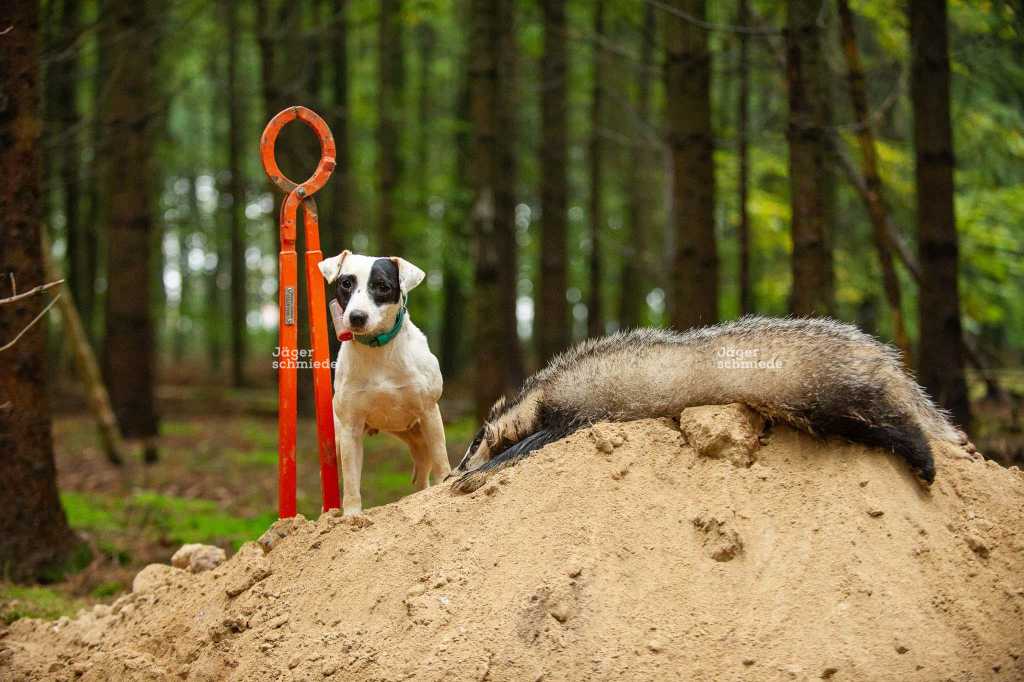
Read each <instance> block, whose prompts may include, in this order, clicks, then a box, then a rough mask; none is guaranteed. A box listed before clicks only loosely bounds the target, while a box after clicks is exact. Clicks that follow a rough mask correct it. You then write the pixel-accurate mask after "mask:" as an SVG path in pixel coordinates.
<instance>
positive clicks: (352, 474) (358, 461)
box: [335, 422, 363, 516]
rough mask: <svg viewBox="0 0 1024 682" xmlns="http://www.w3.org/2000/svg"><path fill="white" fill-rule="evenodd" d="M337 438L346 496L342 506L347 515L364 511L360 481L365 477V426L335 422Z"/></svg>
mask: <svg viewBox="0 0 1024 682" xmlns="http://www.w3.org/2000/svg"><path fill="white" fill-rule="evenodd" d="M335 438H336V440H337V444H338V456H339V457H341V480H342V490H343V491H344V498H343V499H342V502H341V506H342V509H343V511H344V514H345V516H358V515H359V514H362V513H363V496H362V493H361V492H360V481H361V480H362V477H363V428H362V425H360V426H359V428H358V429H355V428H353V427H352V426H351V425H342V424H340V423H338V422H335Z"/></svg>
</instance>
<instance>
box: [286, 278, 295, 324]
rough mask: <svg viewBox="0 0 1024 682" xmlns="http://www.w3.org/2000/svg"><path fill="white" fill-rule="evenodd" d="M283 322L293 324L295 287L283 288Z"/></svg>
mask: <svg viewBox="0 0 1024 682" xmlns="http://www.w3.org/2000/svg"><path fill="white" fill-rule="evenodd" d="M284 323H285V324H295V287H285V290H284Z"/></svg>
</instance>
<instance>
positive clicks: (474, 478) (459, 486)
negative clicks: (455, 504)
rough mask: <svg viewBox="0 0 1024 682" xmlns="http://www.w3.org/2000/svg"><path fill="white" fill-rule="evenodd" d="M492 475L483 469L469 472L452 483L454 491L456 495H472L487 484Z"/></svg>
mask: <svg viewBox="0 0 1024 682" xmlns="http://www.w3.org/2000/svg"><path fill="white" fill-rule="evenodd" d="M453 473H457V472H453ZM490 475H491V472H490V471H488V470H487V469H484V468H482V467H481V468H479V469H473V470H472V471H467V472H466V473H464V474H462V475H461V476H459V477H458V478H456V479H455V480H454V481H453V482H452V490H453V491H455V492H456V493H462V494H466V493H471V492H473V491H475V490H477V489H479V488H480V486H482V485H483V484H484V483H486V482H487V479H488V478H490ZM445 480H447V479H445Z"/></svg>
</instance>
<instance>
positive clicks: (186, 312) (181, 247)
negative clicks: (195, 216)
mask: <svg viewBox="0 0 1024 682" xmlns="http://www.w3.org/2000/svg"><path fill="white" fill-rule="evenodd" d="M196 228H197V226H196V225H194V224H192V223H186V222H185V221H181V222H180V223H179V224H178V230H177V232H178V274H179V275H180V276H181V287H180V291H181V297H180V298H179V299H178V311H177V312H178V316H177V324H175V326H174V330H173V334H172V340H171V359H172V361H173V362H174V363H175V364H180V363H181V362H182V361H183V360H184V359H185V354H186V353H187V352H188V339H189V333H188V330H186V329H185V320H187V319H190V318H191V315H190V306H189V300H188V299H189V295H190V291H191V286H190V285H191V283H192V273H191V270H190V268H189V264H188V250H189V240H188V237H189V230H190V229H192V230H194V229H196Z"/></svg>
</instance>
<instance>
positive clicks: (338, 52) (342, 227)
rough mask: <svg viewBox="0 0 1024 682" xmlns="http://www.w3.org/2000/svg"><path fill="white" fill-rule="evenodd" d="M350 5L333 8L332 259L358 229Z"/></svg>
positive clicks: (329, 239)
mask: <svg viewBox="0 0 1024 682" xmlns="http://www.w3.org/2000/svg"><path fill="white" fill-rule="evenodd" d="M348 5H349V3H348V0H341V1H340V2H338V3H336V5H335V6H334V7H333V8H332V9H333V11H334V12H335V17H334V23H333V24H332V26H331V56H332V61H333V63H334V88H333V90H334V92H333V95H334V120H333V121H331V131H332V133H333V134H334V142H335V147H336V149H337V152H336V155H335V160H336V165H335V167H334V174H333V175H332V176H331V181H330V182H331V185H332V187H331V189H330V191H331V192H332V193H333V195H334V196H333V200H332V204H333V209H334V212H333V214H332V215H330V216H327V218H328V219H327V224H328V225H334V229H333V230H331V231H330V234H328V235H324V236H326V237H327V239H325V240H324V242H325V244H326V246H327V247H328V251H327V252H325V253H330V254H331V255H334V254H337V253H340V252H341V250H342V249H345V248H349V246H350V242H351V239H352V230H353V228H354V227H355V225H356V220H355V212H354V209H355V207H354V205H353V201H352V190H351V187H352V161H351V158H352V155H351V151H350V150H349V137H350V135H349V92H348V91H349V85H348V81H349V79H348ZM332 336H333V335H332ZM332 357H333V355H332Z"/></svg>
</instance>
